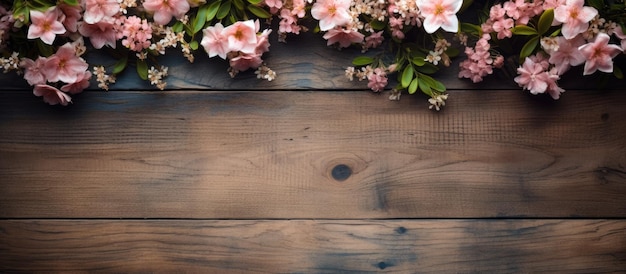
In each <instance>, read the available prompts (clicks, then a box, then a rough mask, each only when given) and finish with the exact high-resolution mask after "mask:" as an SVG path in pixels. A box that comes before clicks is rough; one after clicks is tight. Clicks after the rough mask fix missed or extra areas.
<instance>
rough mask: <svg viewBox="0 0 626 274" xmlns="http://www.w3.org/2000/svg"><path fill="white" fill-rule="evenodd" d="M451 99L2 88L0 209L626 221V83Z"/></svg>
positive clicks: (29, 214)
mask: <svg viewBox="0 0 626 274" xmlns="http://www.w3.org/2000/svg"><path fill="white" fill-rule="evenodd" d="M451 94H452V95H451V99H450V101H449V105H448V106H447V109H446V110H444V111H442V112H441V113H433V112H431V111H429V110H428V109H427V103H426V102H425V100H424V98H423V97H413V98H410V97H404V98H403V100H401V101H400V102H391V101H387V100H386V99H385V98H384V97H383V96H378V95H375V94H371V93H368V92H288V91H282V92H238V91H224V92H195V91H179V92H110V93H96V92H90V93H85V94H82V95H81V96H79V97H78V98H76V104H74V105H72V106H70V107H67V108H61V107H59V108H55V107H48V106H45V105H40V106H38V105H37V104H43V103H41V102H40V98H35V97H33V96H32V95H30V94H29V93H28V92H8V91H7V92H2V93H1V94H0V128H1V131H0V178H2V179H1V180H0V217H2V218H40V217H41V218H238V219H256V218H349V219H353V218H415V217H433V218H447V217H524V216H526V217H559V218H562V217H572V216H573V217H595V218H601V217H626V184H625V182H626V153H625V152H626V138H625V137H626V123H624V121H625V120H626V109H625V108H624V107H623V104H624V103H625V102H626V93H624V92H620V91H613V92H605V93H602V94H601V95H600V94H599V93H598V92H593V91H587V92H570V93H567V94H566V96H564V97H563V98H562V100H560V101H557V102H553V101H551V99H545V98H546V97H533V96H531V95H527V94H525V93H522V92H511V91H457V92H452V93H451ZM418 99H419V100H418ZM544 99H545V100H544ZM342 165H345V166H342ZM342 167H344V168H342ZM345 167H347V168H345ZM333 170H335V174H334V175H335V176H334V177H333ZM348 171H351V173H350V174H348ZM347 175H350V176H347Z"/></svg>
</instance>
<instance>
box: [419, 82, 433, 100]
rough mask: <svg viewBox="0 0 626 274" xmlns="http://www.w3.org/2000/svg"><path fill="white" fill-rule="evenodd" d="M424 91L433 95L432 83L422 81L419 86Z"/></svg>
mask: <svg viewBox="0 0 626 274" xmlns="http://www.w3.org/2000/svg"><path fill="white" fill-rule="evenodd" d="M419 88H420V90H422V92H423V93H424V94H426V95H428V96H430V97H432V96H433V90H432V89H431V88H430V85H429V84H428V83H427V82H424V81H422V82H421V83H420V86H419Z"/></svg>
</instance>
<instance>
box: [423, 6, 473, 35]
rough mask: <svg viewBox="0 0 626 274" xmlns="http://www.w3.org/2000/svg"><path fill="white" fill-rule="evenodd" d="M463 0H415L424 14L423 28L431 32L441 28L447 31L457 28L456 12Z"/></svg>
mask: <svg viewBox="0 0 626 274" xmlns="http://www.w3.org/2000/svg"><path fill="white" fill-rule="evenodd" d="M461 5H463V0H417V7H418V8H419V10H420V12H421V14H422V16H424V22H423V24H424V30H426V32H428V33H433V32H435V31H436V30H437V29H439V28H442V29H443V30H445V31H448V32H457V31H458V30H459V19H458V18H457V17H456V13H457V12H458V11H459V10H460V9H461Z"/></svg>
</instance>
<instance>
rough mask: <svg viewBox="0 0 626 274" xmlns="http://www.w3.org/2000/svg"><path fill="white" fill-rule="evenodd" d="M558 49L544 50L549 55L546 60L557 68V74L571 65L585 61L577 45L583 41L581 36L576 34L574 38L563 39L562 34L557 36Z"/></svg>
mask: <svg viewBox="0 0 626 274" xmlns="http://www.w3.org/2000/svg"><path fill="white" fill-rule="evenodd" d="M557 43H558V50H553V49H548V50H546V51H547V52H548V54H549V55H550V59H548V61H549V62H550V63H551V64H554V66H555V67H556V69H557V74H559V75H563V73H565V72H566V71H568V70H569V68H570V67H571V66H578V65H580V64H582V63H584V62H585V57H584V56H583V55H582V53H581V52H580V51H579V50H578V47H580V46H582V45H583V44H584V43H585V40H584V39H583V38H582V36H580V35H578V36H576V37H574V39H565V38H564V37H563V36H559V37H557Z"/></svg>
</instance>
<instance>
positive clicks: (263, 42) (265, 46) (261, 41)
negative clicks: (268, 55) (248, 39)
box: [254, 29, 272, 54]
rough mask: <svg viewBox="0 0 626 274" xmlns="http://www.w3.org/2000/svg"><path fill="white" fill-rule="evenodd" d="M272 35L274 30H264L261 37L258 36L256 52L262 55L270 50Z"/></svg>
mask: <svg viewBox="0 0 626 274" xmlns="http://www.w3.org/2000/svg"><path fill="white" fill-rule="evenodd" d="M270 33H272V30H271V29H266V30H263V32H262V33H261V34H260V35H258V38H257V44H256V48H255V50H254V52H256V53H260V54H262V53H264V52H268V51H269V50H270V40H269V36H270Z"/></svg>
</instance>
